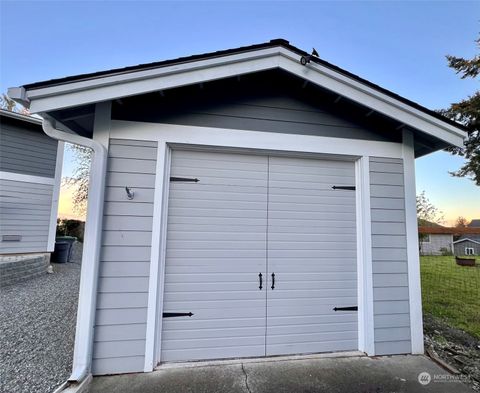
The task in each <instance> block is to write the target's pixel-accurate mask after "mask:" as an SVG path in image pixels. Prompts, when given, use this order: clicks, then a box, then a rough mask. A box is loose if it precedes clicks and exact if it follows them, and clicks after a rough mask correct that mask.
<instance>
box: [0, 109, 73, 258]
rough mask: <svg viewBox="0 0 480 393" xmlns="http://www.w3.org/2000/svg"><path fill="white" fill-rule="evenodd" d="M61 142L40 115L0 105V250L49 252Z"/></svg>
mask: <svg viewBox="0 0 480 393" xmlns="http://www.w3.org/2000/svg"><path fill="white" fill-rule="evenodd" d="M63 145H64V143H63V142H58V141H57V140H55V139H52V138H50V137H48V136H47V135H45V133H44V132H43V130H42V121H41V119H38V118H35V117H32V116H25V115H22V114H19V113H15V112H10V111H7V110H3V109H0V254H1V255H5V254H25V253H50V252H52V251H53V247H54V243H55V227H56V220H57V206H58V195H59V191H60V179H61V172H62V160H63Z"/></svg>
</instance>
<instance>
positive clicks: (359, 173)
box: [355, 156, 375, 356]
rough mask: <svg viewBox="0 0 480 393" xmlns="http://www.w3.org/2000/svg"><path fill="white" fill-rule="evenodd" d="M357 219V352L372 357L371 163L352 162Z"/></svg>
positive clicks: (364, 157)
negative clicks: (353, 163)
mask: <svg viewBox="0 0 480 393" xmlns="http://www.w3.org/2000/svg"><path fill="white" fill-rule="evenodd" d="M355 172H356V176H355V177H356V216H357V266H358V268H357V282H358V349H359V350H360V351H362V352H365V353H366V354H367V355H369V356H373V355H375V337H374V318H373V272H372V230H371V212H370V161H369V157H368V156H363V157H361V158H360V159H358V160H357V161H356V162H355Z"/></svg>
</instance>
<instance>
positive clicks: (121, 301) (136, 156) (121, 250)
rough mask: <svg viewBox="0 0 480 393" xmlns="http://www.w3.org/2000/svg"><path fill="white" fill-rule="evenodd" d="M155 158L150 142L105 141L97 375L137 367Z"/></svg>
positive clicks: (142, 332) (143, 327)
mask: <svg viewBox="0 0 480 393" xmlns="http://www.w3.org/2000/svg"><path fill="white" fill-rule="evenodd" d="M156 157H157V143H156V142H148V141H147V142H144V141H134V140H117V139H111V140H110V148H109V159H108V169H107V170H108V173H107V179H106V189H105V205H104V222H103V224H104V225H103V236H102V251H101V256H100V273H99V281H98V295H97V313H96V321H95V338H94V349H93V367H92V368H93V373H94V374H97V375H98V374H109V373H125V372H135V371H142V370H143V366H144V354H145V335H146V322H147V296H148V277H149V269H150V250H151V238H152V232H151V231H152V216H153V198H154V188H155V163H156ZM126 186H128V187H130V188H132V189H133V191H134V192H135V197H134V199H133V200H128V199H127V195H126V192H125V187H126Z"/></svg>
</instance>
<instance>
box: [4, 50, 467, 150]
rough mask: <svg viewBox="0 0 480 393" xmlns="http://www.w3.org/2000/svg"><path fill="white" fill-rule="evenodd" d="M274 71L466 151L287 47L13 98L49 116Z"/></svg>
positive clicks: (390, 101) (419, 116)
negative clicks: (51, 112)
mask: <svg viewBox="0 0 480 393" xmlns="http://www.w3.org/2000/svg"><path fill="white" fill-rule="evenodd" d="M275 68H280V69H283V70H285V71H288V72H290V73H293V74H294V75H296V76H298V77H301V78H303V79H305V80H307V81H309V82H311V83H313V84H315V85H318V86H321V87H323V88H326V89H328V90H331V91H333V92H335V93H337V94H339V95H341V96H344V97H347V98H348V99H351V100H353V101H355V102H359V103H361V104H362V105H365V106H366V107H367V108H369V109H371V110H374V111H377V112H380V113H383V114H385V115H387V116H389V117H392V118H394V119H396V120H398V121H400V122H402V123H404V124H405V125H407V126H410V127H413V128H415V129H418V130H421V131H423V132H425V133H427V134H429V135H432V136H434V137H436V138H438V139H441V140H443V141H445V142H447V143H449V144H452V145H456V146H463V139H464V138H465V136H466V135H465V133H464V132H463V131H462V130H460V128H459V127H455V126H454V125H451V124H449V123H447V122H444V121H442V120H440V119H437V118H436V117H434V116H432V115H430V114H428V113H425V112H423V111H420V110H418V109H416V108H414V107H412V106H410V105H408V104H406V103H404V102H402V101H400V100H398V99H396V98H394V97H392V96H390V95H387V94H385V93H383V92H381V91H379V90H377V89H374V88H372V87H370V86H368V85H366V84H365V83H362V82H361V81H358V80H355V79H354V78H352V77H350V76H347V75H344V74H342V73H340V72H338V71H335V70H332V69H330V68H328V67H326V66H323V65H320V64H316V63H314V62H311V63H309V64H308V65H307V66H303V65H301V64H300V62H299V55H298V54H297V53H295V52H293V51H291V50H290V49H287V48H284V47H282V46H278V47H272V48H265V49H259V50H254V51H248V52H243V53H236V54H230V55H225V56H221V57H215V58H210V59H203V60H198V61H192V62H188V63H183V64H173V65H170V66H163V67H157V68H153V69H149V70H137V71H132V72H129V73H122V74H117V75H105V76H103V77H97V78H94V79H93V78H92V79H88V80H83V81H73V82H70V83H64V84H60V85H57V86H50V87H44V88H37V89H32V90H29V91H26V92H25V91H21V92H20V91H19V89H18V88H13V89H11V94H14V95H15V93H17V94H16V95H15V98H16V99H19V100H24V99H25V98H28V100H29V101H30V110H31V111H32V112H34V113H37V112H48V111H52V110H58V109H63V108H68V107H74V106H80V105H86V104H91V103H96V102H100V101H107V100H113V99H117V98H122V97H127V96H133V95H138V94H144V93H149V92H153V91H159V90H166V89H171V88H175V87H180V86H186V85H191V84H196V83H203V82H208V81H212V80H218V79H222V78H228V77H232V76H236V75H242V74H248V73H253V72H258V71H265V70H269V69H275Z"/></svg>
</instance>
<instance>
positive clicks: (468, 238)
mask: <svg viewBox="0 0 480 393" xmlns="http://www.w3.org/2000/svg"><path fill="white" fill-rule="evenodd" d="M453 247H454V250H455V255H480V219H475V220H472V221H471V222H470V224H469V225H468V226H467V227H466V228H463V229H462V231H461V234H460V237H459V238H458V239H457V240H456V241H454V242H453Z"/></svg>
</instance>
